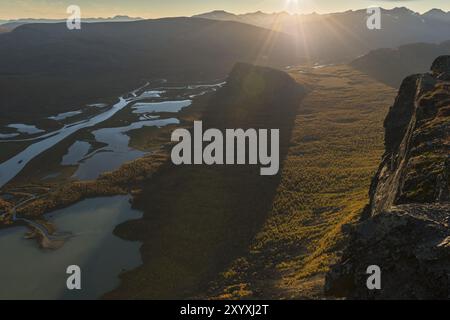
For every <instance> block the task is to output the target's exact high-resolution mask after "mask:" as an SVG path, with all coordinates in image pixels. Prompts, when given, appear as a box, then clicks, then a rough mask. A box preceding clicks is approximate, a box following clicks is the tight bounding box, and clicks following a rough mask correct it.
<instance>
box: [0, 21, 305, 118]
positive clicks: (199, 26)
mask: <svg viewBox="0 0 450 320" xmlns="http://www.w3.org/2000/svg"><path fill="white" fill-rule="evenodd" d="M268 40H270V41H268ZM0 48H1V50H0V114H2V115H3V116H4V117H6V116H8V117H11V116H14V115H18V116H23V115H24V114H29V116H33V113H39V114H41V115H44V114H52V113H54V111H58V112H63V111H69V110H73V108H74V106H76V105H78V104H81V103H89V102H90V103H93V102H96V99H99V98H105V97H110V96H117V95H119V94H121V93H123V92H124V91H127V90H130V89H132V88H133V87H135V86H138V85H142V83H143V82H144V81H146V80H149V79H155V78H165V79H169V80H172V81H187V82H194V81H215V80H217V79H218V78H223V77H225V76H226V75H227V74H228V73H229V71H230V70H231V68H232V67H233V65H234V64H235V63H236V62H256V63H258V64H262V65H270V66H275V67H283V66H286V65H290V64H294V63H297V62H298V60H296V55H295V52H293V50H292V42H291V39H290V37H289V36H287V35H285V34H281V33H273V32H271V31H270V30H267V29H263V28H259V27H256V26H251V25H247V24H242V23H236V22H230V21H213V20H206V19H193V18H165V19H156V20H142V21H134V22H116V23H92V24H86V25H85V26H84V27H83V29H82V30H80V31H77V30H74V31H70V30H68V29H67V28H66V25H65V23H56V24H27V25H22V26H20V27H18V28H16V29H14V30H13V31H12V32H9V33H4V34H1V35H0ZM25 93H26V94H25ZM25 111H26V112H25Z"/></svg>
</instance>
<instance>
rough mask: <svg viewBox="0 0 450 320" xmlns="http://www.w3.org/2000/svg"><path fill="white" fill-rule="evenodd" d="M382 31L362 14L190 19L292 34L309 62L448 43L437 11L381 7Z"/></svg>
mask: <svg viewBox="0 0 450 320" xmlns="http://www.w3.org/2000/svg"><path fill="white" fill-rule="evenodd" d="M381 12H382V16H381V27H382V29H381V30H369V29H368V28H367V26H366V21H367V17H368V14H367V12H366V10H356V11H352V10H350V11H346V12H340V13H331V14H323V15H322V14H316V13H313V14H306V15H303V14H295V15H291V14H288V13H286V12H281V13H272V14H269V13H263V12H261V11H258V12H254V13H247V14H240V15H235V14H232V13H229V12H226V11H213V12H209V13H204V14H200V15H196V16H194V17H198V18H205V19H213V20H223V21H237V22H241V23H247V24H252V25H256V26H259V27H263V28H268V29H274V30H277V31H280V32H285V33H288V34H291V35H293V36H294V37H295V39H296V40H297V46H296V50H298V51H299V53H300V54H302V55H303V56H305V57H309V58H310V59H312V60H314V61H316V60H323V62H336V61H344V62H347V61H349V60H352V59H354V58H356V57H357V56H359V55H362V54H365V53H367V52H369V51H370V50H374V49H378V48H392V47H398V46H400V45H404V44H409V43H416V42H431V43H438V42H442V41H446V40H450V12H444V11H442V10H439V9H433V10H430V11H428V12H426V13H424V14H419V13H416V12H414V11H411V10H409V9H407V8H404V7H402V8H395V9H391V10H386V9H381Z"/></svg>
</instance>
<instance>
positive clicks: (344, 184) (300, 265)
mask: <svg viewBox="0 0 450 320" xmlns="http://www.w3.org/2000/svg"><path fill="white" fill-rule="evenodd" d="M290 74H291V76H292V77H294V78H295V79H296V80H297V81H298V82H300V83H302V84H304V85H306V86H308V87H309V88H310V89H311V92H310V93H309V94H308V95H307V96H306V98H305V99H304V100H303V102H302V106H301V108H300V109H299V113H298V115H297V117H296V120H295V126H294V129H293V133H292V138H291V143H290V147H289V151H288V155H287V157H286V159H285V162H284V166H283V171H282V178H281V182H280V184H279V186H278V190H277V193H276V196H275V198H274V201H273V204H272V209H271V211H270V213H269V215H268V219H267V220H266V221H265V223H264V226H263V228H262V229H261V230H260V231H259V232H258V233H257V235H256V237H255V238H254V240H253V242H252V244H251V246H250V247H249V249H248V252H247V254H245V255H243V256H242V257H240V258H238V259H236V260H235V261H234V262H233V263H232V265H231V266H230V268H229V269H228V270H227V271H226V272H224V273H222V274H221V276H220V277H219V278H218V279H217V280H216V281H215V282H214V283H213V285H212V286H211V288H210V291H209V295H208V296H209V297H213V298H223V299H229V298H231V299H239V298H265V299H279V298H281V299H302V298H307V299H309V298H321V297H323V293H322V290H323V284H324V277H325V273H326V272H327V271H328V269H329V267H330V265H331V264H333V263H334V262H335V261H336V259H337V258H338V257H339V254H340V252H341V250H342V248H343V246H344V244H345V239H344V237H343V236H342V233H341V227H342V226H343V225H344V224H346V223H352V222H354V221H356V220H357V219H358V218H359V215H360V213H361V210H362V209H363V208H364V206H365V205H366V204H367V203H368V189H369V185H370V180H371V178H372V176H373V174H374V172H375V171H376V168H377V167H378V164H379V161H380V157H381V155H382V153H383V151H384V146H383V135H384V130H383V120H384V118H385V116H386V113H387V111H388V108H389V106H390V105H392V103H393V101H394V98H395V95H396V90H395V89H393V88H391V87H388V86H386V85H384V84H382V83H380V82H377V81H375V80H373V79H371V78H369V77H368V76H366V75H363V74H361V73H360V72H358V71H355V70H354V69H352V68H351V67H348V66H330V67H323V68H316V69H314V68H300V67H299V68H294V69H291V70H290Z"/></svg>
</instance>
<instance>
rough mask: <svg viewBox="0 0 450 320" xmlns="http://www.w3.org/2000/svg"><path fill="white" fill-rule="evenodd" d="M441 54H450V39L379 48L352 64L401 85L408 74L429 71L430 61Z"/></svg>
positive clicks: (395, 84) (370, 73)
mask: <svg viewBox="0 0 450 320" xmlns="http://www.w3.org/2000/svg"><path fill="white" fill-rule="evenodd" d="M440 55H450V41H446V42H443V43H440V44H432V43H414V44H408V45H404V46H400V47H398V48H395V49H377V50H373V51H371V52H369V53H368V54H366V55H363V56H361V57H359V58H357V59H356V60H354V61H353V62H352V63H351V65H352V66H353V67H355V68H356V69H358V70H361V71H363V72H364V73H366V74H368V75H370V76H372V77H373V78H375V79H378V80H380V81H382V82H384V83H386V84H388V85H390V86H393V87H399V86H400V84H401V82H402V80H403V79H404V78H405V77H406V76H409V75H411V74H416V73H425V72H426V71H428V68H429V65H430V63H431V62H432V61H433V60H434V59H436V58H437V57H438V56H440Z"/></svg>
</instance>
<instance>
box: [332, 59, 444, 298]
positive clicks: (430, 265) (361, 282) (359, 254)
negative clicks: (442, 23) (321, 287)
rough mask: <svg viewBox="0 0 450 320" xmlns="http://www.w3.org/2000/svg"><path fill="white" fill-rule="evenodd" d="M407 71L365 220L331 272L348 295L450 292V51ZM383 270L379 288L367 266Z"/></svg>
mask: <svg viewBox="0 0 450 320" xmlns="http://www.w3.org/2000/svg"><path fill="white" fill-rule="evenodd" d="M431 70H432V73H431V74H424V75H414V76H410V77H408V78H406V79H405V80H404V82H403V84H402V86H401V88H400V91H399V94H398V96H397V99H396V101H395V103H394V105H393V106H392V107H391V109H390V111H389V114H388V116H387V118H386V120H385V129H386V136H385V146H386V152H385V154H384V156H383V160H382V163H381V165H380V167H379V169H378V172H377V174H376V176H375V177H374V179H373V181H372V185H371V188H370V203H369V205H368V206H367V207H366V209H365V212H364V215H363V219H362V221H361V222H359V223H358V224H357V225H355V226H352V227H347V228H346V229H347V230H350V231H348V232H350V233H351V237H350V239H351V240H350V242H349V244H348V247H347V249H346V250H345V252H344V254H343V257H342V260H341V261H340V262H339V263H338V264H337V265H336V266H334V267H333V268H332V270H331V271H330V272H329V274H328V275H327V281H326V290H325V291H326V293H327V294H329V295H332V296H340V297H350V298H361V299H364V298H382V299H389V298H406V299H414V298H416V299H431V298H441V299H446V298H450V228H449V224H450V81H449V78H450V56H442V57H439V58H437V59H436V60H435V62H434V63H433V65H432V68H431ZM370 265H378V266H379V267H380V268H381V270H382V288H381V290H369V289H368V288H367V286H366V279H367V277H368V275H367V274H366V269H367V267H368V266H370Z"/></svg>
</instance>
